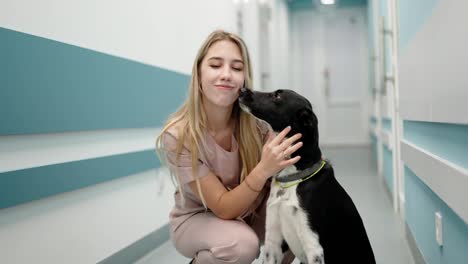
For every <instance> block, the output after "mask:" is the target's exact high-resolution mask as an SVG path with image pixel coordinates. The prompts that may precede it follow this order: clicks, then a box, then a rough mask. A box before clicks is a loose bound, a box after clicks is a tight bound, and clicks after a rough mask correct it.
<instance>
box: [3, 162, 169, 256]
mask: <svg viewBox="0 0 468 264" xmlns="http://www.w3.org/2000/svg"><path fill="white" fill-rule="evenodd" d="M173 192H174V188H173V185H172V183H171V180H170V178H169V174H168V171H167V170H166V169H161V170H151V171H147V172H143V173H139V174H135V175H133V176H129V177H125V178H122V179H118V180H115V181H111V182H107V183H104V184H98V185H95V186H92V187H89V188H85V189H82V190H79V191H74V192H69V193H64V194H60V195H56V196H53V197H50V198H46V199H42V200H38V201H35V202H31V203H27V204H24V205H20V206H16V207H12V208H9V209H4V210H0V262H2V263H70V264H73V263H77V264H81V263H97V262H99V261H101V260H103V259H104V258H106V257H108V256H110V255H112V254H113V253H115V252H117V251H119V250H121V249H123V248H125V247H126V246H128V245H130V244H131V243H133V242H135V241H137V240H138V239H141V238H142V237H144V236H146V235H147V234H149V233H151V232H153V231H154V230H156V229H158V228H160V227H162V226H163V225H165V224H167V221H168V214H169V211H170V209H171V207H172V206H173V198H172V194H173Z"/></svg>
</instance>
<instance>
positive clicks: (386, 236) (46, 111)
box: [0, 0, 468, 264]
mask: <svg viewBox="0 0 468 264" xmlns="http://www.w3.org/2000/svg"><path fill="white" fill-rule="evenodd" d="M466 10H468V1H460V0H418V1H416V0H203V1H192V0H171V1H167V0H151V1H138V0H137V1H113V0H100V1H95V0H80V1H76V0H61V1H56V0H42V1H31V0H0V263H1V264H3V263H6V264H29V263H40V264H42V263H47V264H62V263H67V264H83V263H86V264H87V263H99V264H115V263H117V264H131V263H138V264H150V263H156V264H160V263H161V264H165V263H172V264H179V263H180V264H183V263H188V262H189V261H190V259H188V258H185V257H184V256H182V255H181V254H180V253H179V252H177V251H176V250H175V248H174V246H173V245H172V244H171V240H170V235H169V231H170V229H169V221H170V219H169V213H170V211H171V210H172V209H173V207H174V204H175V203H174V193H175V191H176V187H177V186H176V185H177V182H176V181H173V180H174V179H173V178H171V176H170V173H169V170H168V168H167V166H165V165H164V164H163V163H162V162H161V160H160V157H158V156H157V155H156V154H155V139H156V138H157V137H158V135H160V133H161V131H162V129H163V127H164V125H165V123H166V121H167V120H168V118H169V117H170V116H171V114H172V113H174V112H175V111H176V110H177V109H179V107H180V106H181V105H182V104H183V103H184V102H185V101H186V99H187V98H188V94H189V93H188V88H189V87H190V85H191V83H195V82H192V77H194V76H192V69H193V65H194V61H195V58H196V56H197V53H198V49H199V48H200V45H201V44H202V43H203V42H204V40H205V39H206V37H207V36H208V35H210V33H211V32H213V31H215V30H219V29H222V30H225V31H227V32H231V33H234V34H235V35H238V36H239V37H240V38H241V39H242V40H243V42H244V43H245V45H246V46H247V50H248V54H249V58H250V62H251V67H250V71H251V72H252V76H253V77H252V84H249V83H248V82H245V76H247V71H246V69H247V67H243V70H241V69H236V67H234V65H230V64H227V63H225V64H224V65H225V66H227V65H228V66H229V67H225V69H228V71H226V73H232V72H233V71H237V73H238V75H236V76H237V77H238V79H237V80H238V82H237V83H236V84H235V85H232V86H231V85H228V86H227V87H224V85H225V84H226V83H223V85H221V87H219V86H220V85H218V84H214V83H215V81H213V83H212V84H213V85H212V86H214V87H217V88H216V89H213V90H215V91H217V89H218V88H219V89H220V90H222V89H224V90H226V91H229V90H230V89H225V88H235V89H240V88H241V87H240V86H242V81H241V80H242V79H241V77H242V75H241V74H240V73H241V71H242V73H243V74H244V75H243V76H244V79H243V80H244V83H243V85H244V86H250V85H251V87H246V88H252V89H254V90H256V91H264V92H272V91H276V90H279V89H290V90H293V91H295V92H297V93H299V94H301V95H303V96H304V97H306V98H307V99H308V100H309V101H310V102H311V104H312V106H313V111H314V113H315V114H316V115H317V118H318V120H319V135H320V146H321V149H322V151H323V154H324V156H325V157H327V158H329V159H330V160H331V162H332V163H333V164H334V166H335V172H336V177H337V179H338V180H339V181H340V182H341V184H342V185H343V186H344V188H345V189H346V190H347V191H348V193H349V194H350V196H351V197H352V198H353V200H354V202H355V204H356V206H357V207H358V209H359V211H360V214H361V216H362V218H363V220H364V223H365V226H366V228H367V231H368V236H369V238H370V240H371V244H372V246H373V249H374V253H375V256H376V258H377V263H379V264H406V263H408V264H410V263H411V264H412V263H414V264H420V263H421V264H426V263H427V264H465V263H466V262H467V261H466V260H467V259H468V250H467V249H468V192H467V190H468V158H467V157H468V114H467V113H468V104H467V103H466V102H467V101H468V88H467V87H468V74H467V72H466V71H467V69H468V50H467V48H466V47H467V46H468V26H466V25H468V16H467V15H466ZM230 46H231V47H233V48H234V50H237V49H236V48H235V47H234V46H232V45H230ZM230 50H231V52H232V50H233V49H230ZM234 53H236V52H234ZM243 60H244V58H243ZM225 61H227V60H225ZM236 63H239V61H237V60H236ZM195 65H196V64H195ZM212 66H213V67H214V66H216V65H212ZM197 74H198V73H197ZM199 75H200V74H199ZM214 76H215V77H213V78H212V80H215V79H216V80H218V79H219V78H218V77H219V76H220V75H219V74H218V75H216V74H214ZM227 76H229V74H227ZM195 77H200V76H198V75H195ZM234 83H235V82H234ZM247 84H248V85H247ZM204 85H205V84H204ZM208 85H209V84H208ZM199 86H200V87H195V86H193V87H194V90H196V89H197V88H200V89H198V90H196V91H198V92H199V94H198V95H199V96H200V98H205V97H206V95H205V94H203V91H204V90H203V89H202V88H203V87H201V86H202V85H199ZM214 87H213V88H214ZM231 91H232V90H231ZM204 96H205V97H204ZM229 96H230V100H231V101H230V102H233V101H234V102H236V94H231V95H229ZM201 101H203V100H201ZM205 102H206V101H205ZM221 107H223V106H221ZM205 111H206V110H205ZM207 112H209V113H217V111H207ZM220 113H221V111H220ZM229 113H230V112H229ZM185 116H190V115H185ZM208 123H209V122H208ZM234 127H236V126H234ZM239 127H241V126H237V127H236V129H237V128H239ZM231 130H235V129H234V128H229V129H227V130H226V131H228V132H229V133H232V131H231ZM205 132H206V131H205ZM228 132H225V133H226V134H227V133H228ZM236 135H237V134H236ZM228 136H229V135H228ZM226 138H228V137H226ZM226 138H225V139H226ZM232 138H234V139H236V140H237V141H236V142H239V139H238V138H236V136H234V134H233V137H231V139H232ZM243 139H245V138H243ZM232 142H234V141H232V140H231V143H232ZM218 143H219V142H218ZM218 145H219V144H218ZM215 157H218V158H219V156H216V155H215ZM233 157H237V156H235V155H233ZM227 164H236V163H227ZM208 169H209V168H208ZM217 174H218V175H217V176H219V175H223V176H224V175H225V174H224V171H221V172H218V173H217ZM206 175H209V174H208V173H207V174H205V176H206ZM189 176H190V175H189ZM233 177H239V182H240V175H239V176H237V175H234V176H233ZM235 179H237V178H235ZM234 188H235V187H234ZM222 191H224V190H222ZM231 194H232V193H231ZM241 197H242V198H244V196H241ZM246 197H247V196H246ZM235 200H236V203H237V201H238V200H237V199H235ZM200 203H201V202H200ZM232 204H234V203H231V205H232ZM239 204H240V203H239ZM222 208H223V209H224V208H228V206H223V207H222ZM229 210H231V207H229ZM232 211H233V210H231V212H232ZM197 227H198V226H197ZM247 231H248V230H247ZM226 237H228V236H226ZM252 237H253V236H251V237H250V238H252ZM253 238H254V239H255V237H253ZM249 241H251V240H250V239H249ZM243 245H245V244H243ZM253 252H254V251H253ZM187 254H189V255H192V253H187ZM253 254H254V253H252V254H251V255H253ZM191 257H193V256H191ZM251 258H252V257H250V258H249V259H251ZM350 261H351V262H352V263H354V260H353V259H352V256H350ZM259 263H261V260H260V259H257V260H256V262H255V264H259ZM295 263H296V264H297V261H296V262H295Z"/></svg>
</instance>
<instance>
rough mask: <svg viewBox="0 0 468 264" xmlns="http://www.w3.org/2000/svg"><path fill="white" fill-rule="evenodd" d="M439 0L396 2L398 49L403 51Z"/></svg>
mask: <svg viewBox="0 0 468 264" xmlns="http://www.w3.org/2000/svg"><path fill="white" fill-rule="evenodd" d="M438 2H439V0H411V1H398V14H399V24H400V38H399V39H400V43H399V44H400V47H401V50H402V51H403V50H404V49H405V48H406V47H407V46H408V44H409V42H410V41H411V39H412V38H413V37H414V35H415V34H416V33H417V32H418V31H419V30H421V28H422V27H423V25H424V23H425V22H426V21H427V20H428V18H429V17H430V16H431V15H432V12H433V10H434V8H435V6H436V5H437V4H438Z"/></svg>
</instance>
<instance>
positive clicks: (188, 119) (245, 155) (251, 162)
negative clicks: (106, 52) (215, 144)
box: [156, 30, 262, 208]
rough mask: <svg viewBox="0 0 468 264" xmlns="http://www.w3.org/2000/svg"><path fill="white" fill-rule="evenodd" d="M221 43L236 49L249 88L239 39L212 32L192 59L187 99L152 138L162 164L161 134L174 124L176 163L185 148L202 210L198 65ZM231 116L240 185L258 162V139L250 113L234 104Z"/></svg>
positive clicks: (249, 78)
mask: <svg viewBox="0 0 468 264" xmlns="http://www.w3.org/2000/svg"><path fill="white" fill-rule="evenodd" d="M221 40H229V41H232V42H233V43H235V44H236V45H237V46H238V47H239V50H240V52H241V56H242V59H243V61H244V77H245V83H244V87H246V88H249V89H252V68H251V65H250V58H249V54H248V51H247V47H246V45H245V43H244V42H243V40H242V39H241V38H240V37H239V36H237V35H235V34H232V33H229V32H225V31H222V30H216V31H214V32H213V33H211V34H210V35H209V36H208V38H207V39H206V40H205V42H204V43H203V45H202V46H201V47H200V49H199V50H198V54H197V56H196V58H195V62H194V64H193V68H192V78H191V81H190V87H189V95H188V98H187V99H186V101H185V102H184V103H183V104H182V106H181V107H180V108H179V109H178V110H177V111H176V112H175V113H174V114H172V115H171V116H170V117H169V119H168V120H167V122H166V124H165V125H164V127H163V129H162V131H161V134H160V135H159V136H158V138H157V139H156V150H157V152H158V156H159V157H160V160H161V161H163V159H161V157H164V154H163V153H162V151H163V150H164V146H162V135H163V134H164V133H165V132H166V131H167V130H168V129H169V128H170V127H172V126H173V125H175V124H178V125H177V127H178V128H179V129H180V130H179V131H178V138H177V147H176V162H177V163H178V161H179V157H180V153H181V151H182V148H183V147H184V145H185V146H186V147H187V148H188V149H189V150H190V152H191V163H192V173H193V175H194V178H195V179H196V183H197V189H198V194H199V196H200V198H201V200H202V203H203V205H204V206H205V208H206V203H205V199H204V196H203V193H202V191H201V187H200V181H199V179H198V177H197V175H196V173H197V164H198V153H199V151H198V150H199V149H200V147H206V142H205V137H204V133H205V129H206V127H207V118H206V115H205V112H204V110H203V107H202V91H201V88H202V87H201V83H200V65H201V63H202V61H203V59H204V57H205V56H206V54H207V52H208V49H209V48H210V47H211V46H212V45H213V44H214V43H215V42H217V41H221ZM232 115H233V117H234V119H235V120H236V122H237V123H236V125H235V132H234V136H235V138H236V140H237V141H238V142H239V153H240V159H241V161H242V169H241V175H240V182H242V181H244V179H245V177H246V176H247V175H248V174H249V173H250V172H251V171H252V170H253V168H254V167H255V166H256V165H257V163H258V162H259V161H260V157H261V151H262V137H261V133H260V131H259V128H258V126H257V121H256V120H255V118H254V117H253V116H251V115H250V114H247V113H245V112H244V111H241V110H240V108H239V105H238V104H237V103H234V106H233V111H232ZM161 154H163V155H161ZM171 174H172V175H175V178H176V180H177V183H178V188H179V191H180V193H181V194H182V199H184V197H183V193H182V188H181V186H180V180H179V176H178V175H177V170H175V171H171Z"/></svg>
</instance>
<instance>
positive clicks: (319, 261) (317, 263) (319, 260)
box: [309, 253, 325, 264]
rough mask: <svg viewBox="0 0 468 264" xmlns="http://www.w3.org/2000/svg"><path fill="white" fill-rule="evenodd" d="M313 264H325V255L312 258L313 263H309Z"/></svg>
mask: <svg viewBox="0 0 468 264" xmlns="http://www.w3.org/2000/svg"><path fill="white" fill-rule="evenodd" d="M309 263H311V264H325V261H324V259H323V253H322V254H319V255H314V256H312V258H311V261H309Z"/></svg>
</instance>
